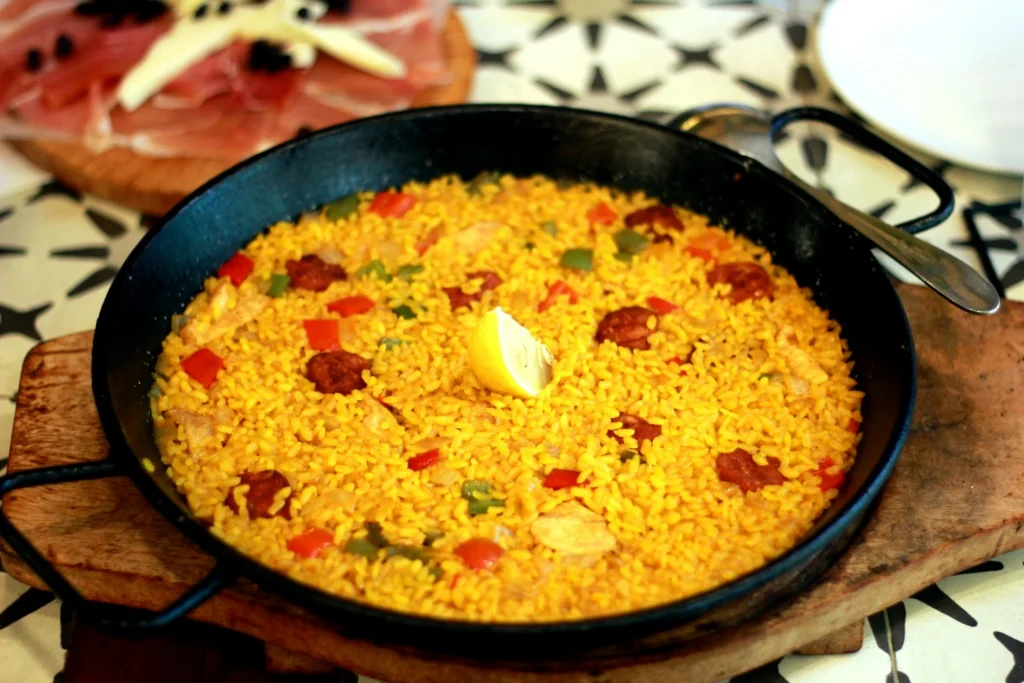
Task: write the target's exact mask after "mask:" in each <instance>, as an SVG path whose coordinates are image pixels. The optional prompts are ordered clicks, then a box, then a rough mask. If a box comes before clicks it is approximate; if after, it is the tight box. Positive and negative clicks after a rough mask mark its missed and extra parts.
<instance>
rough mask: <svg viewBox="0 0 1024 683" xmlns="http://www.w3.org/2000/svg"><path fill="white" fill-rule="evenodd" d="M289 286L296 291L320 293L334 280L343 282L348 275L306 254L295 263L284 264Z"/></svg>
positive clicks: (341, 269)
mask: <svg viewBox="0 0 1024 683" xmlns="http://www.w3.org/2000/svg"><path fill="white" fill-rule="evenodd" d="M285 269H286V270H287V271H288V277H290V278H291V279H292V281H291V286H292V287H294V288H296V289H308V290H310V291H313V292H322V291H324V290H325V289H327V288H328V287H330V286H331V283H332V282H334V281H336V280H345V279H346V278H348V274H347V273H346V272H345V269H344V268H342V267H341V266H339V265H337V264H336V263H328V262H327V261H324V260H323V259H322V258H320V257H319V256H317V255H316V254H306V255H305V256H303V257H302V258H300V259H299V260H297V261H294V260H293V261H288V262H287V263H286V264H285Z"/></svg>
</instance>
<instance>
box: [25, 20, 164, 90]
mask: <svg viewBox="0 0 1024 683" xmlns="http://www.w3.org/2000/svg"><path fill="white" fill-rule="evenodd" d="M170 25H171V21H170V20H169V19H167V20H161V21H154V22H151V23H148V24H144V25H142V26H129V27H126V28H124V29H121V30H118V31H100V32H94V33H93V34H91V35H90V36H88V38H83V39H82V43H84V44H79V46H78V47H77V49H75V51H74V52H73V53H72V54H71V55H70V56H68V57H67V58H65V59H63V60H61V61H60V62H59V63H58V64H57V65H56V66H55V68H53V69H50V70H49V71H47V72H46V73H44V74H43V75H42V76H40V79H39V82H40V85H41V86H42V89H43V100H44V101H45V102H46V105H47V106H49V107H54V108H57V107H60V106H62V105H64V104H65V103H67V102H70V101H71V100H73V99H75V98H76V97H78V96H79V95H81V94H82V93H84V92H86V91H87V90H88V89H89V86H90V84H92V83H94V82H96V81H101V82H108V81H112V80H115V79H118V78H120V77H121V76H123V75H124V74H125V73H127V71H128V69H130V68H131V67H132V65H133V64H135V63H136V62H138V61H139V60H140V59H142V57H143V55H145V54H146V51H147V50H148V49H149V47H150V46H151V45H152V44H153V43H154V42H155V41H156V39H157V38H159V37H160V36H161V35H162V34H163V33H165V32H166V31H167V30H168V29H169V28H170Z"/></svg>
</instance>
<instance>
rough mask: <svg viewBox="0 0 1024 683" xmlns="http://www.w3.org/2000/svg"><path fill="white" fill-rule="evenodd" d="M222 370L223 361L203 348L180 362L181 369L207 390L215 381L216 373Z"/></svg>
mask: <svg viewBox="0 0 1024 683" xmlns="http://www.w3.org/2000/svg"><path fill="white" fill-rule="evenodd" d="M223 368H224V360H223V359H222V358H221V357H220V356H218V355H217V354H215V353H214V352H213V351H211V350H210V349H208V348H206V347H203V348H201V349H199V350H198V351H196V352H195V353H193V354H192V355H191V356H189V357H188V358H186V359H185V360H183V361H181V369H182V370H184V371H185V374H187V375H188V376H189V377H191V378H192V379H194V380H195V381H197V382H199V383H200V384H202V385H203V388H204V389H209V388H210V387H211V386H212V385H213V383H214V381H215V380H216V379H217V373H218V372H220V371H221V370H222V369H223Z"/></svg>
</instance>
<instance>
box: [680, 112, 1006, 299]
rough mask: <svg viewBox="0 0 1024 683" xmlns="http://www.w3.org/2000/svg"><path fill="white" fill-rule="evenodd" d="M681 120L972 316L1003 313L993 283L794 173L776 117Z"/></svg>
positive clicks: (691, 116) (711, 115) (718, 115)
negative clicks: (778, 140) (781, 151)
mask: <svg viewBox="0 0 1024 683" xmlns="http://www.w3.org/2000/svg"><path fill="white" fill-rule="evenodd" d="M677 120H679V121H681V123H680V124H679V125H680V128H681V129H682V130H683V131H685V132H688V133H693V134H695V135H699V136H700V137H703V138H706V139H709V140H711V141H713V142H717V143H719V144H721V145H724V146H726V147H729V148H731V149H733V150H736V151H737V152H739V153H741V154H743V155H745V156H749V157H752V158H754V159H756V160H758V161H760V162H761V163H762V164H764V165H765V166H767V167H768V168H770V169H771V170H773V171H775V172H776V173H779V174H781V175H783V176H785V177H786V178H788V179H789V180H790V181H792V182H793V183H795V184H796V185H798V186H799V187H800V188H801V189H803V190H804V191H806V192H808V193H809V194H811V195H813V196H814V197H815V199H817V200H818V201H820V202H821V203H822V204H823V205H825V207H826V208H828V209H829V210H830V211H832V213H833V214H835V215H836V217H838V218H839V219H840V220H841V221H843V222H844V223H846V224H847V225H849V226H850V227H852V228H853V229H855V230H856V231H857V232H859V233H860V234H862V235H864V237H867V238H868V239H869V240H871V241H872V242H874V243H875V245H877V246H878V247H879V248H880V249H881V250H882V251H884V252H885V253H886V254H888V255H889V256H891V257H892V258H893V259H894V260H895V261H896V262H898V263H899V264H900V265H902V266H903V267H904V268H906V269H907V270H909V271H910V272H911V273H913V274H914V275H916V276H917V277H919V278H920V279H921V281H922V282H924V283H925V284H926V285H928V286H929V287H931V288H932V289H933V290H934V291H935V292H937V293H938V294H939V295H940V296H942V297H944V298H945V299H946V300H948V301H949V302H950V303H952V304H954V305H956V306H959V307H960V308H962V309H964V310H965V311H969V312H970V313H982V314H991V313H995V312H996V311H997V310H999V293H998V292H997V291H996V289H995V287H993V286H992V283H990V282H989V281H988V280H987V279H986V278H985V277H983V276H982V275H981V274H980V273H978V272H977V271H975V270H974V269H973V268H971V267H970V266H969V265H967V264H966V263H964V262H963V261H961V260H960V259H958V258H956V257H955V256H953V255H952V254H949V253H948V252H945V251H943V250H942V249H939V248H938V247H936V246H933V245H931V244H929V243H928V242H925V241H924V240H921V239H918V238H917V237H914V236H913V235H911V234H910V233H908V232H904V231H903V230H900V229H898V228H895V227H893V226H891V225H889V224H888V223H885V222H884V221H881V220H879V219H877V218H875V217H874V216H870V215H868V214H866V213H864V212H863V211H860V210H858V209H855V208H853V207H852V206H848V205H847V204H844V203H843V202H841V201H839V200H837V199H835V198H833V197H832V196H831V195H830V194H828V193H827V192H825V191H823V190H820V189H818V188H816V187H813V186H811V185H808V184H807V183H805V182H804V181H803V180H801V179H800V178H798V177H797V176H796V175H794V174H793V173H790V172H789V171H788V170H787V169H786V167H785V166H783V165H782V163H781V162H780V161H779V158H778V157H777V156H776V155H775V148H774V140H773V139H772V135H771V129H772V117H771V115H770V114H768V113H767V112H764V111H762V110H760V109H755V108H753V107H746V106H742V105H709V106H706V107H700V108H697V109H692V110H690V111H688V112H686V114H685V115H684V116H682V117H680V118H679V119H677Z"/></svg>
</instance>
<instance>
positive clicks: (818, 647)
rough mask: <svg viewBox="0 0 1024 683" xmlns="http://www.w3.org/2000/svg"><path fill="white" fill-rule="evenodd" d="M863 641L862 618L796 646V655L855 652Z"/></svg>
mask: <svg viewBox="0 0 1024 683" xmlns="http://www.w3.org/2000/svg"><path fill="white" fill-rule="evenodd" d="M863 643H864V620H863V619H861V620H860V621H858V622H856V623H853V624H850V625H849V626H847V627H846V628H841V629H839V630H838V631H833V632H832V633H829V634H828V635H826V636H822V637H821V638H818V639H817V640H812V641H811V642H809V643H807V644H806V645H803V646H801V647H798V648H797V649H796V653H797V654H798V655H843V654H849V653H850V652H857V651H858V650H860V646H861V645H862V644H863Z"/></svg>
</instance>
